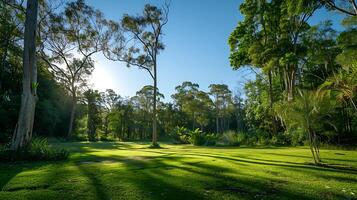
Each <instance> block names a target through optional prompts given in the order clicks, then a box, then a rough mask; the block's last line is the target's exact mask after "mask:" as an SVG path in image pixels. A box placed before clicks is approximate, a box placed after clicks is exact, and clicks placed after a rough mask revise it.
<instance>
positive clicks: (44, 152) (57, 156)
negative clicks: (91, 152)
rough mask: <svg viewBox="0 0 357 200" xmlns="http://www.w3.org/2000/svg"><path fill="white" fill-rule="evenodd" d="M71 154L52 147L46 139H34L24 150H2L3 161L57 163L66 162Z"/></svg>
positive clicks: (1, 157)
mask: <svg viewBox="0 0 357 200" xmlns="http://www.w3.org/2000/svg"><path fill="white" fill-rule="evenodd" d="M68 156H69V152H68V151H67V150H65V149H63V148H55V147H53V146H51V145H50V144H49V143H48V141H47V139H46V138H33V139H32V141H31V144H30V145H29V146H28V147H27V148H24V149H22V150H19V151H12V150H9V149H6V148H4V149H3V150H0V160H2V161H40V160H41V161H45V160H47V161H56V160H66V159H67V158H68Z"/></svg>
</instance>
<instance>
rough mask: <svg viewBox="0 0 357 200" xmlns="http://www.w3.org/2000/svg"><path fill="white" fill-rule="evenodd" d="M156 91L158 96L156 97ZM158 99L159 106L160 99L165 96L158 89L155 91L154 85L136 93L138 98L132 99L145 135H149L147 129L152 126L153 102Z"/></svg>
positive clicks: (146, 86)
mask: <svg viewBox="0 0 357 200" xmlns="http://www.w3.org/2000/svg"><path fill="white" fill-rule="evenodd" d="M155 91H156V95H155ZM155 97H156V102H157V104H158V105H159V104H160V99H163V98H164V95H163V94H161V93H160V92H158V89H156V90H155V89H154V87H153V86H152V85H145V86H144V87H143V88H141V89H140V90H139V91H137V92H136V96H134V97H132V99H131V100H132V102H133V103H134V105H136V106H135V107H136V108H137V110H138V112H137V113H138V118H139V119H141V120H140V122H139V123H141V126H142V127H143V129H144V130H142V132H143V134H146V133H147V129H148V128H149V126H148V125H149V124H150V120H148V119H150V117H149V116H152V114H153V112H154V111H153V107H152V105H153V102H154V98H155Z"/></svg>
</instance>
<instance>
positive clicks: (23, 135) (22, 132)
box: [10, 0, 38, 151]
mask: <svg viewBox="0 0 357 200" xmlns="http://www.w3.org/2000/svg"><path fill="white" fill-rule="evenodd" d="M37 15H38V0H28V1H27V7H26V20H25V32H24V47H23V48H24V52H23V79H22V96H21V106H20V112H19V118H18V121H17V124H16V127H15V130H14V134H13V137H12V141H11V146H10V149H11V150H15V151H16V150H19V149H21V148H24V147H26V146H27V145H28V144H29V143H30V141H31V137H32V130H33V123H34V117H35V108H36V101H37V99H38V98H37V92H36V90H37V86H38V83H37V66H36V30H37Z"/></svg>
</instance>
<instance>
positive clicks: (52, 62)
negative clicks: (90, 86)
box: [40, 0, 105, 137]
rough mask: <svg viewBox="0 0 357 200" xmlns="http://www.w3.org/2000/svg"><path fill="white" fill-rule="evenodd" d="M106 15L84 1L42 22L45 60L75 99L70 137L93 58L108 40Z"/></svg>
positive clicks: (72, 3)
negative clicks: (105, 32) (78, 100)
mask: <svg viewBox="0 0 357 200" xmlns="http://www.w3.org/2000/svg"><path fill="white" fill-rule="evenodd" d="M104 24H105V20H104V19H103V16H102V13H101V12H100V11H98V10H95V9H93V8H92V7H90V6H88V5H86V4H85V3H84V1H83V0H77V1H74V2H68V3H67V4H66V5H65V8H64V11H63V12H61V13H58V14H56V13H54V12H51V13H50V14H48V15H46V17H45V18H44V19H43V20H42V21H41V26H40V38H41V40H42V43H41V51H40V52H41V58H42V59H43V60H44V61H45V62H46V63H47V65H48V66H49V68H50V70H51V71H52V73H53V75H54V77H55V78H56V79H57V81H58V82H59V83H61V84H62V85H63V86H64V87H65V89H66V90H67V92H68V93H69V94H70V95H71V97H72V109H71V114H70V121H69V126H68V137H70V136H71V134H72V131H73V123H74V117H75V109H76V103H77V99H78V95H79V94H80V93H81V92H83V90H85V88H86V85H87V81H88V78H89V76H90V75H91V73H92V72H93V70H94V61H93V59H92V55H93V54H95V53H97V52H99V51H101V50H102V48H103V45H102V44H103V42H104V40H105V36H104V35H105V34H104Z"/></svg>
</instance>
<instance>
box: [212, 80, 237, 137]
mask: <svg viewBox="0 0 357 200" xmlns="http://www.w3.org/2000/svg"><path fill="white" fill-rule="evenodd" d="M209 88H210V94H211V95H212V96H213V98H214V106H215V113H216V133H220V132H221V130H223V129H222V128H223V127H227V125H225V124H226V123H225V122H226V120H225V118H226V117H227V116H226V115H227V113H228V112H227V109H228V108H229V107H230V105H231V103H232V92H231V91H230V90H229V89H228V86H227V85H225V84H211V85H210V86H209ZM220 118H221V119H222V122H223V123H222V125H221V128H220V125H219V124H220V123H219V119H220ZM222 126H223V127H222Z"/></svg>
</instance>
